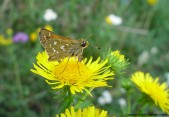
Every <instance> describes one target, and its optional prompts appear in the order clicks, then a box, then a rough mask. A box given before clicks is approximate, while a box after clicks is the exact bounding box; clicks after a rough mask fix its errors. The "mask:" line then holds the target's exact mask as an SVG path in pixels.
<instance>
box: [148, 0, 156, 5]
mask: <svg viewBox="0 0 169 117" xmlns="http://www.w3.org/2000/svg"><path fill="white" fill-rule="evenodd" d="M157 2H158V0H147V3H148V4H149V5H151V6H153V5H155V4H157Z"/></svg>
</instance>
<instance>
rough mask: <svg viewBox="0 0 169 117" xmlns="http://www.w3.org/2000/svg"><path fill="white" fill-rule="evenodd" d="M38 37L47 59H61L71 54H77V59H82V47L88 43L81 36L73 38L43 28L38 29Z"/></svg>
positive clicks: (85, 46) (71, 55)
mask: <svg viewBox="0 0 169 117" xmlns="http://www.w3.org/2000/svg"><path fill="white" fill-rule="evenodd" d="M39 37H40V43H41V44H42V46H43V47H44V48H45V51H46V52H47V54H48V56H49V58H48V61H61V60H62V59H64V58H65V57H73V56H77V57H78V61H82V60H83V56H82V54H83V49H84V48H87V47H88V45H89V43H88V41H87V40H85V39H83V38H81V39H79V40H75V39H71V38H67V37H63V36H59V35H57V34H55V33H53V32H51V31H49V30H47V29H44V28H42V29H41V30H40V32H39Z"/></svg>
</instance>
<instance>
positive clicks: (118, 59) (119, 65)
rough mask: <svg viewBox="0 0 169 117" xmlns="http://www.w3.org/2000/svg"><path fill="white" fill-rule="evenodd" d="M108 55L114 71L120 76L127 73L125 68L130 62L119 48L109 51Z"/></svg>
mask: <svg viewBox="0 0 169 117" xmlns="http://www.w3.org/2000/svg"><path fill="white" fill-rule="evenodd" d="M107 56H108V60H109V61H108V64H109V65H110V66H111V69H112V70H113V71H114V73H115V74H116V75H117V76H118V77H123V75H124V73H125V72H124V70H125V69H126V67H127V66H128V64H129V62H128V60H127V59H126V58H125V56H124V55H122V54H121V53H120V51H118V50H116V51H113V52H111V53H109V54H108V55H107Z"/></svg>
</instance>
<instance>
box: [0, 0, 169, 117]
mask: <svg viewBox="0 0 169 117" xmlns="http://www.w3.org/2000/svg"><path fill="white" fill-rule="evenodd" d="M168 6H169V2H168V0H159V1H158V2H156V3H154V4H150V3H148V2H147V0H69V1H67V0H41V1H36V0H16V1H14V0H12V1H11V0H0V35H1V37H0V38H1V39H0V116H6V117H10V116H14V117H19V116H23V115H24V116H25V117H30V116H34V117H39V116H42V117H53V116H54V115H55V114H56V113H57V109H58V107H59V100H57V99H55V98H53V96H54V93H53V92H51V90H50V87H49V86H48V85H47V84H46V83H45V81H44V80H43V79H42V78H41V77H39V76H37V75H34V74H33V73H31V72H30V69H31V68H33V65H32V64H33V62H35V61H36V55H37V53H38V52H42V51H44V49H43V48H42V46H41V45H40V43H39V40H38V37H37V40H34V41H31V40H30V37H31V33H33V32H35V33H36V34H37V35H38V32H36V30H37V29H38V28H41V27H44V26H45V25H50V26H52V27H53V31H54V32H56V33H57V34H59V35H64V36H66V37H71V38H75V39H79V38H85V37H86V36H87V35H90V34H93V36H92V38H90V39H89V43H90V45H89V47H88V48H87V49H85V51H84V57H89V56H94V57H98V56H102V57H103V56H104V55H105V54H106V52H107V50H108V48H111V49H112V50H120V51H121V53H122V54H124V55H125V57H126V58H128V59H129V62H130V66H129V67H128V69H127V71H126V75H125V77H124V78H116V79H115V80H114V81H112V82H110V83H109V84H111V85H112V86H113V88H105V89H106V90H109V91H110V92H111V94H112V98H113V102H112V103H110V104H106V105H101V104H99V103H98V101H97V98H98V97H99V96H100V95H101V92H102V91H104V90H105V89H101V88H99V89H96V90H94V92H93V95H94V98H92V97H89V98H90V99H91V101H93V102H94V104H95V105H96V106H97V107H99V108H102V109H105V110H107V111H108V112H109V113H110V114H113V115H116V116H122V115H125V114H126V113H127V111H126V110H125V108H126V107H121V106H120V105H119V104H118V99H119V98H120V97H124V98H126V97H127V96H128V95H127V94H126V93H120V92H119V90H120V89H121V87H122V86H121V84H123V83H124V81H126V79H127V80H129V79H128V78H129V77H130V75H131V73H133V72H135V71H137V70H141V71H144V72H150V73H151V74H152V75H153V76H159V77H160V81H166V80H167V79H166V77H165V76H166V75H165V74H167V73H168V72H169V51H168V50H169V39H168V38H169V11H168ZM46 9H53V11H55V13H56V14H57V18H56V19H55V20H53V21H50V22H48V21H45V19H44V18H43V15H44V12H45V10H46ZM110 14H115V15H117V16H119V17H121V18H122V20H123V22H122V24H121V25H113V24H111V25H110V24H107V23H106V22H105V17H107V16H108V15H110ZM10 29H12V30H13V33H12V32H10V31H11V30H10ZM17 32H24V33H26V34H27V35H28V36H29V40H28V41H27V42H25V43H22V42H20V43H16V42H13V41H12V43H9V44H4V43H3V41H4V40H3V41H2V36H3V37H4V38H5V39H6V40H11V39H13V36H14V35H15V34H16V33H17ZM35 36H36V35H35ZM95 46H98V47H100V48H101V49H100V50H97V49H96V48H95ZM142 61H143V62H142ZM98 90H99V91H98ZM132 96H133V99H135V98H137V96H138V93H137V92H135V93H133V95H132ZM138 108H139V107H138ZM136 110H137V108H136V109H133V110H132V111H131V112H132V113H135V112H136ZM145 112H146V111H145ZM158 112H159V113H160V112H161V113H162V111H160V109H158Z"/></svg>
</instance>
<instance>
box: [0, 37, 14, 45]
mask: <svg viewBox="0 0 169 117" xmlns="http://www.w3.org/2000/svg"><path fill="white" fill-rule="evenodd" d="M11 43H12V39H6V38H5V37H4V36H3V35H0V45H10V44H11Z"/></svg>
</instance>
